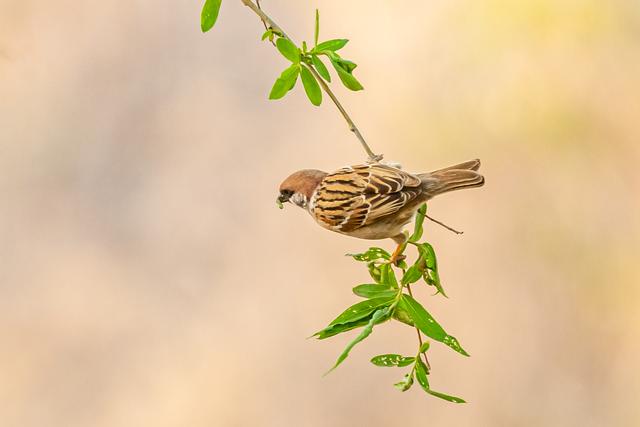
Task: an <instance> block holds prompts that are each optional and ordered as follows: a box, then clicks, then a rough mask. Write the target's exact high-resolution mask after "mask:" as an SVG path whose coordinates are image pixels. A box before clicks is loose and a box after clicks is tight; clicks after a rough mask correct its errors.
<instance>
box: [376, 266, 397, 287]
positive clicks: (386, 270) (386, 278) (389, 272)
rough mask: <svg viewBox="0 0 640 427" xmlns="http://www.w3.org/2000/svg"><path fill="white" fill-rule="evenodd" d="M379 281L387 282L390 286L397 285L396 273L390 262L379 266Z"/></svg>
mask: <svg viewBox="0 0 640 427" xmlns="http://www.w3.org/2000/svg"><path fill="white" fill-rule="evenodd" d="M380 283H383V284H387V285H389V286H391V287H392V288H397V287H398V281H397V280H396V273H395V272H394V271H393V267H391V264H382V265H381V266H380Z"/></svg>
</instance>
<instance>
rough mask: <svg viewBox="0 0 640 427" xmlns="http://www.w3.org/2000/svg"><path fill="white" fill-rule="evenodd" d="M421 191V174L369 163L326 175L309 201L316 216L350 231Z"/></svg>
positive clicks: (331, 226) (388, 211)
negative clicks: (418, 175)
mask: <svg viewBox="0 0 640 427" xmlns="http://www.w3.org/2000/svg"><path fill="white" fill-rule="evenodd" d="M421 193H422V186H421V181H420V178H418V177H417V176H415V175H411V174H409V173H406V172H403V171H401V170H400V169H396V168H393V167H391V166H386V165H381V164H372V165H358V166H351V167H348V168H343V169H340V170H338V171H336V172H334V173H332V174H329V175H327V176H326V177H325V178H324V180H323V181H322V182H321V183H320V185H319V186H318V190H317V191H316V194H315V196H314V198H313V201H312V209H313V213H314V216H315V217H316V219H317V220H318V221H319V222H321V223H323V224H324V225H325V226H327V227H328V228H331V229H333V230H336V231H342V232H349V231H353V230H355V229H358V228H360V227H363V226H365V225H370V224H373V223H374V222H376V221H377V220H379V219H380V218H382V217H385V216H387V215H391V214H393V213H396V212H398V211H399V210H400V209H401V208H402V207H404V206H405V205H406V204H407V203H408V202H410V201H412V200H414V199H415V198H416V197H418V196H419V195H420V194H421Z"/></svg>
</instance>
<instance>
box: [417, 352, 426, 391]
mask: <svg viewBox="0 0 640 427" xmlns="http://www.w3.org/2000/svg"><path fill="white" fill-rule="evenodd" d="M416 379H417V380H418V383H419V384H420V386H422V388H423V389H424V391H427V392H428V391H429V380H428V379H427V365H425V364H424V362H423V361H422V358H420V357H418V358H417V359H416Z"/></svg>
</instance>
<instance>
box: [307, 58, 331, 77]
mask: <svg viewBox="0 0 640 427" xmlns="http://www.w3.org/2000/svg"><path fill="white" fill-rule="evenodd" d="M311 61H312V62H313V66H314V67H316V70H317V71H318V74H320V76H322V78H323V79H325V80H326V81H328V82H331V75H330V74H329V70H327V67H326V66H325V65H324V63H323V62H322V60H321V59H320V58H319V57H318V55H311Z"/></svg>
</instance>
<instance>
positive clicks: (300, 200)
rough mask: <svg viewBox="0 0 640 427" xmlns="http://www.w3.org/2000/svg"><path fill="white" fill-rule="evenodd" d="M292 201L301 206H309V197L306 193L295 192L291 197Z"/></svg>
mask: <svg viewBox="0 0 640 427" xmlns="http://www.w3.org/2000/svg"><path fill="white" fill-rule="evenodd" d="M289 200H290V201H291V203H293V204H294V205H296V206H300V207H301V208H306V206H307V198H306V196H305V195H304V194H301V193H293V196H291V198H290V199H289Z"/></svg>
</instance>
